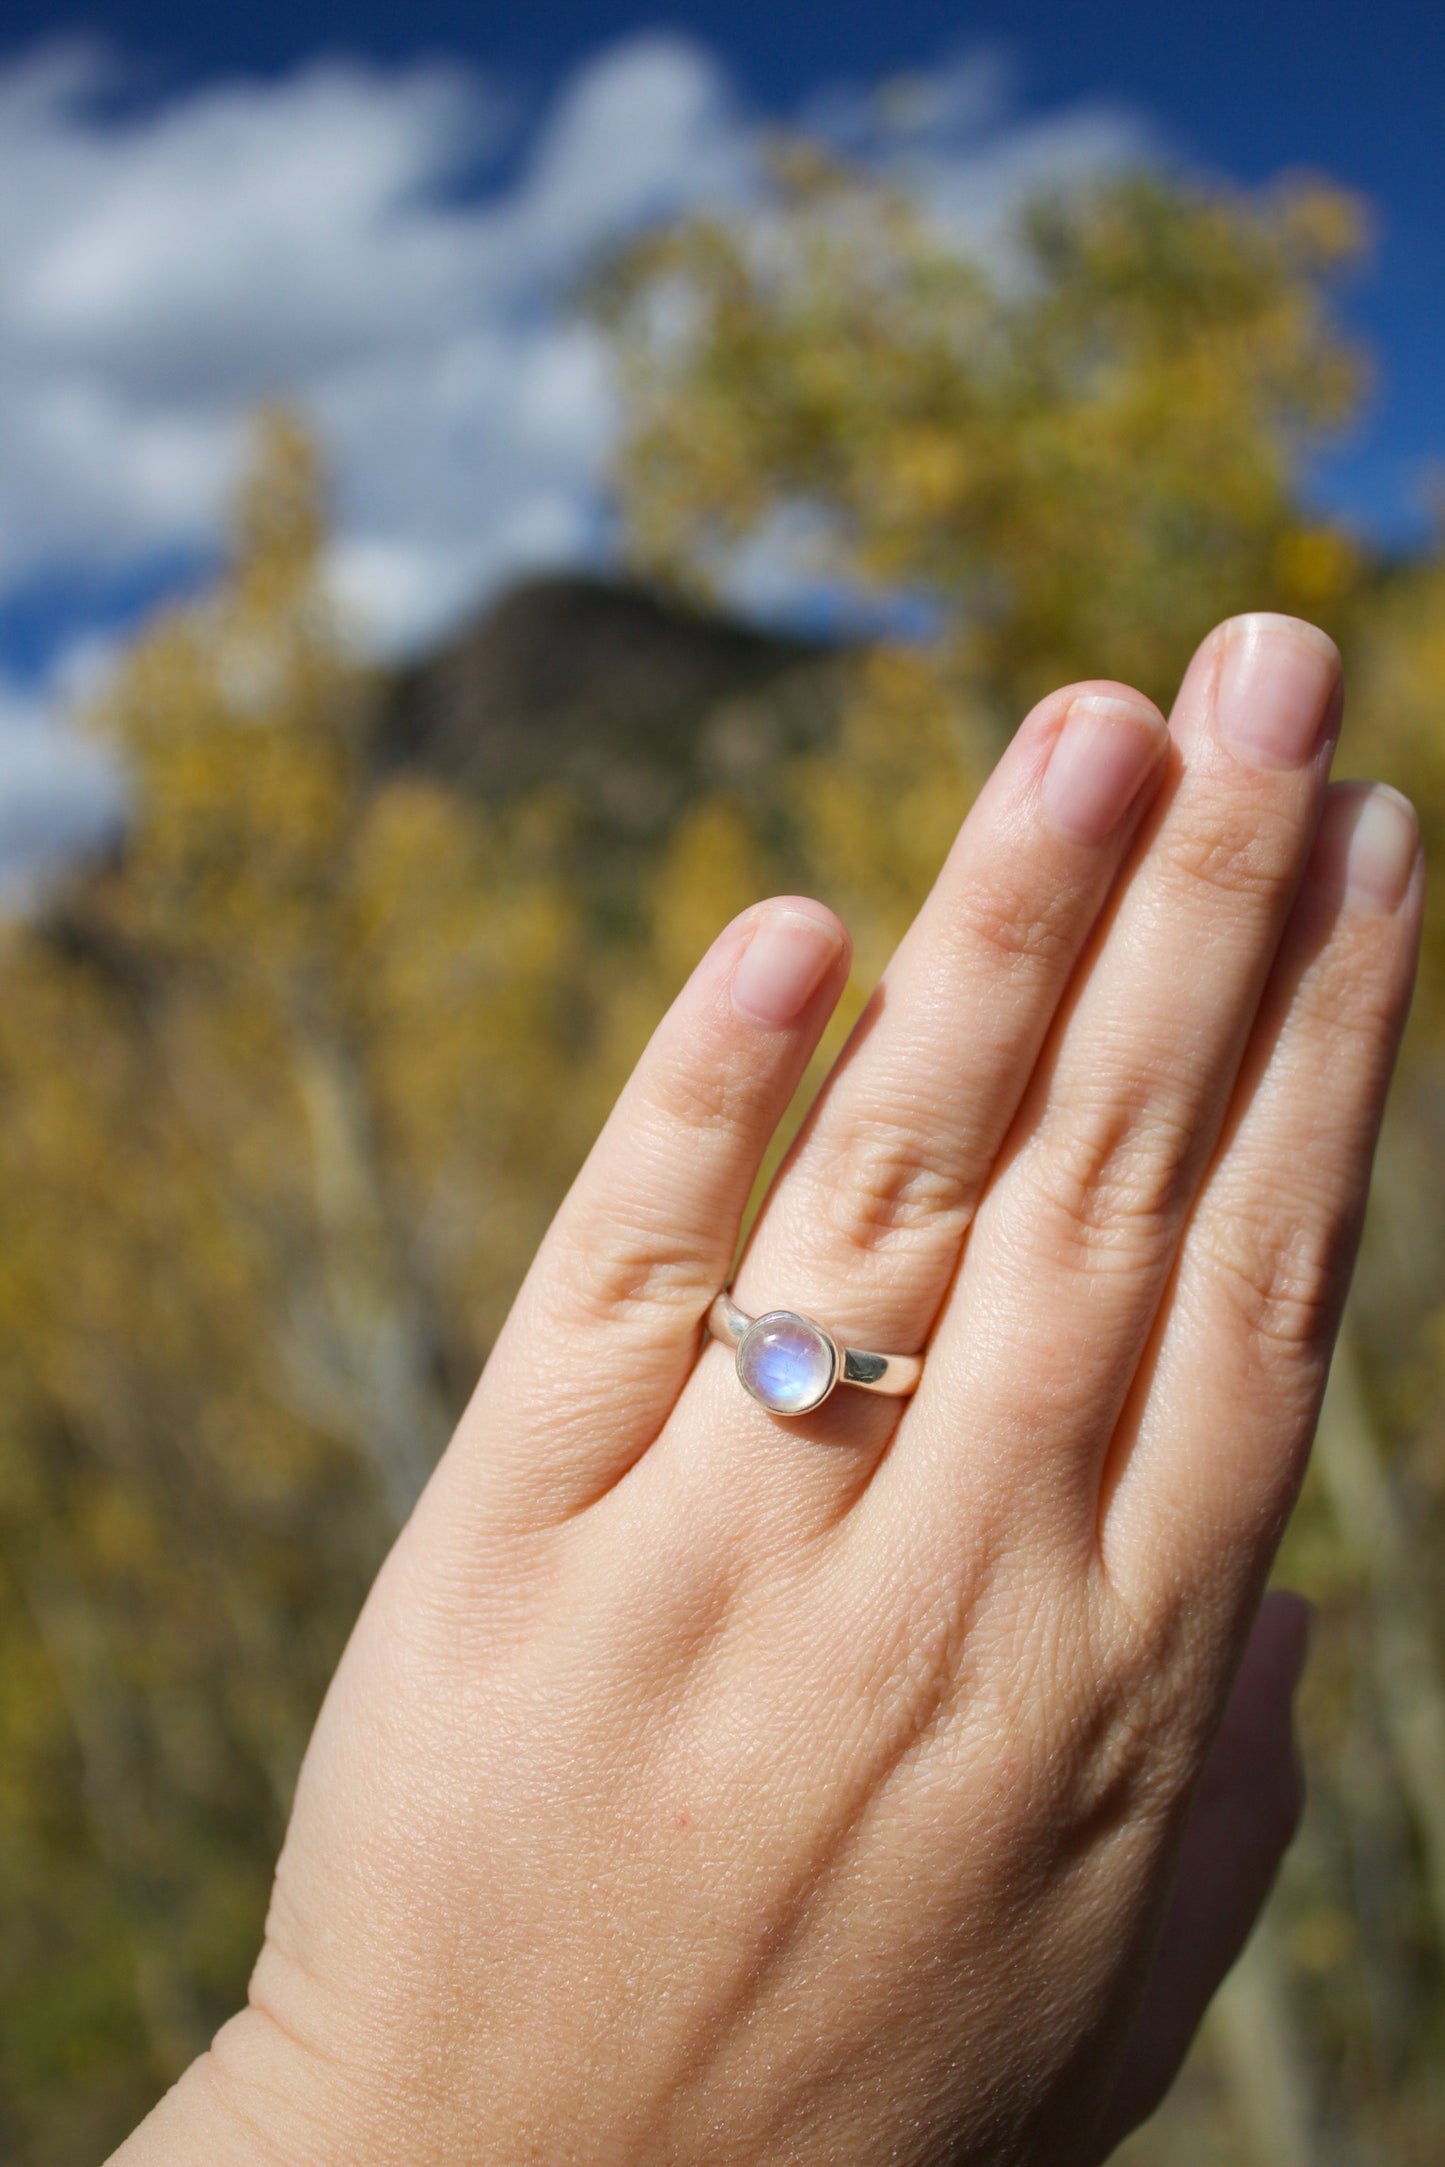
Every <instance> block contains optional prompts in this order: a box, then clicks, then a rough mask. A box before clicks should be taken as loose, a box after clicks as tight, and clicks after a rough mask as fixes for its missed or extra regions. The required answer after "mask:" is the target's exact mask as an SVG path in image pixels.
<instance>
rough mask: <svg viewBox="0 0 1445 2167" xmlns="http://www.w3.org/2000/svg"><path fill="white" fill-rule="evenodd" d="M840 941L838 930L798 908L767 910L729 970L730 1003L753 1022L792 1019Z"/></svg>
mask: <svg viewBox="0 0 1445 2167" xmlns="http://www.w3.org/2000/svg"><path fill="white" fill-rule="evenodd" d="M842 946H843V943H842V941H841V939H840V938H839V935H838V931H837V928H836V927H835V926H833V925H830V924H829V923H828V922H827V921H826V920H825V919H822V918H812V917H809V916H808V914H807V913H806V912H804V911H800V910H770V911H765V912H763V914H762V916H761V917H760V918H759V919H758V921H757V925H756V927H755V929H754V932H753V936H752V939H751V940H750V941H749V942H748V945H747V947H746V948H745V949H744V950H743V952H742V954H741V955H740V956H739V958H738V960H737V963H736V964H735V966H734V968H733V988H732V991H733V1006H734V1007H735V1008H737V1009H738V1010H739V1011H740V1012H741V1013H742V1014H743V1015H745V1016H749V1017H751V1018H752V1020H753V1022H754V1023H768V1024H772V1025H773V1026H774V1027H776V1026H777V1025H779V1024H784V1023H793V1022H795V1021H796V1020H797V1018H798V1017H799V1016H800V1015H801V1014H802V1012H803V1010H804V1009H805V1008H806V1007H807V1005H808V1003H809V1001H810V1000H811V999H812V997H813V995H814V994H815V993H816V992H817V990H818V988H819V986H820V985H821V984H822V982H823V978H824V976H825V974H826V973H827V971H828V970H829V969H830V968H831V966H832V965H833V964H834V963H835V962H836V961H837V958H838V955H839V953H840V952H841V950H842Z"/></svg>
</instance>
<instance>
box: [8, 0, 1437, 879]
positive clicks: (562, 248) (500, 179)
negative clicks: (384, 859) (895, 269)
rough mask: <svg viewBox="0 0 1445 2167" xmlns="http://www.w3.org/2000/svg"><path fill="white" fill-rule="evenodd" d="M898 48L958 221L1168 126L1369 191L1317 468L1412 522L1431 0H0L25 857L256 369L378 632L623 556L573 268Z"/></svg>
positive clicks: (1432, 138) (191, 546) (217, 480)
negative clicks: (324, 447) (1353, 417)
mask: <svg viewBox="0 0 1445 2167" xmlns="http://www.w3.org/2000/svg"><path fill="white" fill-rule="evenodd" d="M899 75H911V76H915V77H917V78H918V79H919V81H920V82H921V83H922V84H923V85H924V86H925V88H926V90H927V92H928V97H927V99H926V100H925V102H924V106H923V107H922V108H920V110H923V111H925V112H926V114H927V115H928V116H929V117H928V118H927V119H926V121H925V123H924V124H923V126H922V127H921V130H920V131H919V132H918V134H917V135H916V138H915V139H914V140H913V141H911V142H910V143H909V144H908V145H907V146H906V163H907V166H908V170H909V172H910V174H911V175H912V176H913V177H914V178H915V179H916V181H917V183H918V185H919V187H920V189H921V190H922V192H923V193H924V194H925V195H927V196H929V197H930V198H931V200H932V202H933V205H934V207H935V209H936V211H937V212H938V214H939V215H940V216H941V217H942V218H944V219H945V221H946V222H948V223H950V224H951V225H952V227H953V228H954V229H955V230H956V231H957V233H958V235H959V238H960V240H961V241H963V242H964V243H965V244H966V245H979V246H986V245H988V236H989V230H990V220H991V219H995V218H996V216H997V214H998V207H999V206H1000V205H1005V204H1006V203H1007V202H1008V201H1009V200H1010V199H1011V198H1013V197H1016V195H1017V193H1018V192H1019V191H1020V190H1026V189H1028V188H1030V187H1032V186H1034V185H1037V184H1038V183H1039V182H1040V181H1048V180H1053V181H1059V180H1062V181H1064V182H1065V183H1068V182H1070V181H1073V180H1075V179H1085V178H1087V177H1088V176H1089V175H1090V174H1092V173H1094V172H1097V171H1099V170H1102V169H1107V168H1108V167H1109V166H1110V165H1111V164H1118V163H1120V162H1121V161H1127V160H1128V159H1130V158H1132V157H1136V156H1138V155H1139V154H1141V153H1147V154H1151V155H1156V156H1162V157H1165V158H1169V159H1173V160H1175V161H1178V162H1179V163H1181V164H1183V165H1184V166H1185V167H1187V168H1191V169H1194V170H1202V171H1205V172H1211V173H1217V174H1224V175H1229V176H1232V177H1234V178H1237V179H1239V180H1242V181H1246V182H1255V181H1259V180H1263V179H1266V178H1268V177H1269V176H1271V175H1274V174H1276V173H1278V172H1280V171H1281V170H1284V169H1290V168H1300V167H1306V168H1313V169H1317V170H1320V171H1323V172H1326V173H1328V174H1330V175H1332V176H1333V177H1334V178H1336V179H1338V180H1341V181H1343V182H1345V183H1347V184H1348V185H1350V186H1352V187H1354V188H1357V189H1359V190H1360V191H1361V192H1362V193H1363V194H1364V195H1365V196H1366V197H1367V198H1368V199H1369V200H1370V202H1371V203H1372V205H1373V206H1374V210H1375V214H1376V219H1377V227H1378V240H1377V247H1376V251H1375V255H1374V259H1373V261H1372V263H1371V265H1370V267H1369V268H1368V270H1367V271H1366V272H1365V273H1364V274H1363V275H1362V276H1361V277H1360V279H1359V280H1358V281H1357V282H1356V284H1355V286H1354V288H1353V290H1352V292H1351V294H1350V296H1349V313H1350V316H1351V318H1352V320H1353V321H1354V322H1355V323H1356V324H1357V325H1358V327H1359V328H1360V330H1361V331H1362V332H1363V333H1364V334H1365V335H1366V337H1367V338H1368V339H1369V341H1370V342H1371V344H1372V345H1373V346H1374V347H1375V349H1376V351H1377V353H1378V354H1379V357H1380V363H1381V374H1380V382H1379V386H1378V389H1377V392H1376V396H1375V399H1374V402H1373V406H1372V409H1371V412H1370V414H1369V416H1368V419H1367V421H1366V424H1365V426H1364V427H1363V429H1362V430H1361V431H1360V432H1359V434H1358V436H1357V438H1356V440H1355V441H1354V442H1353V443H1352V444H1351V445H1350V446H1348V447H1346V448H1345V449H1344V450H1342V451H1341V452H1340V453H1338V454H1336V455H1333V456H1332V457H1331V458H1330V460H1329V461H1328V462H1327V463H1326V465H1325V466H1324V467H1323V468H1322V470H1321V472H1320V475H1319V477H1318V483H1317V487H1318V490H1319V492H1320V494H1321V495H1322V496H1323V497H1324V498H1325V500H1326V501H1328V502H1330V503H1332V504H1334V505H1336V506H1338V507H1340V508H1342V509H1343V510H1345V511H1346V512H1347V513H1348V514H1349V515H1350V516H1351V517H1353V518H1355V519H1356V520H1358V521H1359V522H1360V524H1362V525H1363V526H1365V527H1366V528H1368V529H1369V530H1371V531H1373V532H1374V533H1375V534H1377V535H1379V536H1381V537H1383V538H1386V539H1389V540H1393V541H1408V540H1409V539H1411V538H1413V537H1415V536H1418V534H1419V533H1420V531H1421V515H1420V506H1421V502H1422V496H1423V480H1424V476H1425V474H1426V473H1427V471H1428V470H1429V469H1430V468H1431V466H1432V465H1433V464H1435V463H1436V462H1439V463H1441V464H1445V396H1442V386H1441V353H1442V331H1445V217H1442V212H1445V8H1442V7H1441V6H1439V5H1438V0H1437V4H1436V5H1435V6H1433V7H1432V6H1426V5H1417V4H1414V0H1387V4H1385V5H1383V6H1377V7H1375V8H1373V9H1362V8H1349V9H1345V8H1325V7H1323V6H1318V5H1317V6H1316V7H1313V8H1310V7H1306V6H1303V5H1300V4H1298V0H1284V4H1280V5H1275V6H1272V7H1271V6H1268V5H1261V4H1258V0H1256V4H1255V5H1243V4H1239V0H1214V4H1212V5H1208V6H1196V7H1183V8H1175V9H1173V10H1166V9H1164V8H1162V7H1161V6H1159V5H1158V0H1154V4H1153V5H1145V4H1144V0H1100V4H1098V5H1096V6H1093V7H1087V8H1086V7H1077V6H1076V7H1071V6H1067V5H1063V4H1061V0H1015V4H1014V5H1012V6H1009V7H1002V6H998V5H978V6H947V5H942V4H939V0H890V4H889V5H888V6H887V7H886V8H885V7H881V6H875V7H873V8H868V9H863V8H854V9H852V10H851V11H850V10H840V9H839V8H838V7H837V6H836V5H825V4H824V0H779V4H775V5H774V7H772V8H771V9H763V8H758V7H747V6H740V5H734V6H723V5H718V4H716V0H694V4H692V5H686V6H674V7H668V8H664V9H661V10H652V9H641V10H639V9H638V8H636V7H633V6H629V5H627V4H625V0H524V4H521V5H514V6H511V7H509V8H508V9H506V10H502V9H500V8H495V7H486V6H483V7H475V6H474V7H467V6H463V5H461V4H459V0H411V4H410V5H408V6H407V7H405V8H400V7H396V6H391V7H388V8H382V7H379V6H344V5H341V4H340V0H291V4H289V5H281V4H280V0H248V5H247V6H246V7H245V8H244V9H242V8H237V9H234V10H221V9H214V10H204V11H203V10H200V9H197V8H196V7H195V5H194V0H190V4H188V5H183V4H182V0H112V4H109V5H104V6H101V7H98V8H95V9H92V10H91V11H89V12H88V13H87V12H84V11H76V12H69V11H61V12H57V10H56V8H55V7H54V5H53V4H51V5H45V4H42V0H6V4H5V8H4V12H3V16H0V865H3V862H4V861H5V860H6V859H7V858H8V857H9V856H11V855H13V851H14V848H15V838H16V836H17V835H19V836H21V837H23V836H24V835H26V834H30V835H33V836H34V837H36V838H38V839H39V841H40V842H43V841H44V840H45V838H46V837H47V836H48V835H49V834H50V832H51V830H52V829H55V830H56V832H59V830H60V829H63V828H64V825H65V821H66V820H67V819H68V818H70V817H72V815H74V814H75V812H76V808H77V807H81V808H82V810H83V811H84V812H85V817H87V818H94V817H96V816H97V815H96V807H97V806H98V805H99V804H100V801H101V797H102V796H103V789H102V786H101V784H100V782H99V781H98V780H97V777H96V774H95V771H94V769H93V766H91V765H88V764H87V763H86V761H85V759H84V757H83V756H82V755H81V754H79V753H78V752H77V751H76V750H75V748H74V746H73V743H72V742H71V741H70V740H69V739H67V738H66V737H65V736H64V734H63V732H61V731H58V730H57V729H56V728H55V726H54V724H53V722H52V720H51V718H52V717H53V715H54V714H55V713H56V712H57V710H59V709H61V708H63V706H64V704H65V702H66V700H67V699H69V698H73V697H74V696H75V694H76V692H77V691H78V690H83V688H84V686H85V684H86V683H87V682H89V681H91V680H92V679H93V678H94V675H95V673H96V671H97V670H98V669H99V668H101V667H102V666H103V660H104V655H105V652H106V647H107V643H108V642H109V641H111V640H112V639H113V638H114V637H115V636H116V634H117V633H118V632H119V631H121V630H123V628H124V627H125V625H126V624H127V623H129V622H131V621H133V619H134V618H135V616H136V615H137V614H138V613H139V612H141V611H143V610H144V609H145V607H147V606H148V604H149V603H150V602H151V601H152V600H153V599H154V598H155V596H156V595H157V594H159V593H163V592H164V591H166V589H167V588H168V587H170V586H173V585H174V584H175V583H176V582H177V581H182V580H184V579H185V578H186V577H187V576H188V574H189V573H191V572H192V571H193V569H194V567H195V566H196V565H197V564H198V563H200V562H201V561H203V559H204V556H205V552H206V549H207V547H208V543H209V540H210V538H211V537H212V536H213V535H214V532H215V523H216V518H217V512H218V508H219V506H220V504H221V503H222V501H223V500H224V495H225V490H226V487H227V483H228V480H229V478H230V476H231V474H232V472H233V471H234V463H235V458H236V452H237V446H238V443H239V441H240V420H241V417H242V416H243V415H244V413H245V411H246V410H247V408H248V407H249V405H251V404H252V403H253V402H254V401H255V400H256V399H257V398H258V397H261V396H264V395H266V394H267V393H270V392H273V391H277V390H284V391H289V392H293V393H297V394H299V395H300V396H301V397H302V398H303V400H305V401H306V402H307V404H308V405H309V406H310V408H311V410H312V411H313V413H314V414H315V415H316V417H317V419H318V422H319V425H320V427H321V430H322V433H323V436H324V437H325V439H326V441H327V444H328V448H329V450H330V451H331V454H332V456H333V459H334V461H335V464H336V469H337V473H338V477H339V487H340V507H341V533H340V538H339V544H338V553H337V563H336V567H335V570H336V576H337V580H338V584H339V586H340V589H341V591H342V593H343V594H344V595H345V596H346V597H347V599H348V600H349V601H350V602H351V604H352V605H353V606H354V608H355V610H356V612H357V615H358V620H359V621H362V622H365V623H366V624H367V625H368V626H369V627H370V628H371V634H372V638H373V643H374V644H375V645H376V646H377V648H378V649H379V650H381V651H383V652H402V651H405V649H406V648H407V647H408V646H414V645H416V644H417V643H418V642H420V641H424V640H426V639H428V638H430V637H433V636H435V634H436V633H437V632H438V631H440V630H441V629H443V628H444V627H445V625H446V624H447V623H448V622H449V621H451V620H453V619H454V618H455V617H456V616H457V615H458V614H459V613H460V612H462V611H463V610H465V608H466V607H467V606H469V604H471V603H472V602H473V601H474V600H475V599H476V598H477V597H478V596H479V595H480V594H482V593H484V592H485V591H487V590H488V589H489V588H492V587H494V586H495V585H496V584H497V583H498V582H499V581H501V580H503V579H505V578H506V577H507V576H509V575H510V574H511V573H514V572H515V571H517V570H519V569H521V568H524V567H526V566H529V565H533V564H540V563H547V562H553V561H564V560H571V561H578V560H586V559H588V558H595V557H596V556H597V554H598V552H599V550H600V549H601V548H602V547H603V542H604V536H603V528H602V524H601V517H600V511H599V504H600V498H599V492H598V481H599V476H600V473H601V470H602V466H603V463H604V462H605V457H606V449H607V443H608V440H609V433H610V428H611V407H610V402H609V395H608V387H607V383H606V380H605V367H604V366H603V363H602V360H601V357H600V356H599V353H598V351H597V350H596V346H595V342H593V341H592V340H591V339H590V337H589V336H588V335H587V334H585V333H584V332H582V331H581V330H579V329H578V328H577V327H576V326H573V325H568V324H567V323H566V322H565V321H564V320H563V319H562V318H561V316H560V315H559V312H558V310H557V307H556V298H557V296H558V294H560V293H561V292H562V291H563V290H565V287H566V285H567V282H568V279H569V277H570V276H571V275H572V274H573V273H574V272H575V269H576V268H577V266H578V265H579V264H580V263H581V262H582V261H584V260H585V259H586V256H587V254H588V252H589V251H591V250H593V249H595V248H596V247H597V246H599V245H605V244H606V243H607V242H608V241H609V240H611V239H615V238H616V237H617V236H618V235H619V234H620V233H621V232H623V231H625V230H626V229H627V227H628V225H629V223H630V222H635V220H636V219H637V218H638V217H641V216H646V215H649V214H651V213H655V212H656V211H658V210H662V209H666V208H668V207H672V206H679V205H683V204H685V203H687V202H690V201H698V200H712V201H717V200H726V199H727V198H728V197H729V196H730V195H736V194H737V193H739V192H740V191H742V190H744V189H745V188H746V186H747V182H748V176H749V172H750V169H751V163H752V160H753V159H754V157H755V154H756V146H757V140H758V132H759V128H760V126H761V125H762V124H763V123H764V122H765V121H766V120H768V119H771V118H777V117H787V118H794V119H796V118H802V119H804V120H808V121H812V122H813V123H814V124H819V125H825V126H833V127H837V126H839V125H840V121H839V116H840V114H843V113H846V112H848V111H850V110H852V111H853V112H854V113H855V114H856V113H857V112H859V111H863V112H865V113H866V99H867V94H868V93H869V92H870V91H871V90H872V89H874V88H876V87H877V86H878V85H879V84H880V83H882V82H885V81H887V80H889V79H891V78H894V77H897V76H899ZM850 100H851V101H852V105H851V107H850ZM861 125H862V130H863V136H864V138H865V147H866V148H868V149H869V150H870V151H871V152H872V153H873V154H874V155H876V156H877V157H878V158H879V159H880V160H883V161H887V160H889V159H893V160H894V161H895V162H897V161H898V160H899V159H900V158H903V157H904V156H905V153H904V151H901V150H900V148H899V146H898V144H897V143H896V142H884V141H882V140H877V139H872V138H870V137H869V127H870V123H869V122H868V121H867V120H866V118H865V119H864V121H863V122H862V124H861ZM776 575H777V567H776V566H775V565H770V564H768V563H766V562H764V563H762V564H759V565H757V566H755V567H754V568H753V572H752V588H751V590H747V589H746V587H745V594H747V595H748V597H749V598H750V599H752V600H754V601H757V602H759V603H763V602H765V601H766V600H767V599H768V590H769V583H770V581H775V580H776ZM47 792H48V793H49V795H48V796H47ZM87 793H89V795H87ZM37 847H38V845H37Z"/></svg>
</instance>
